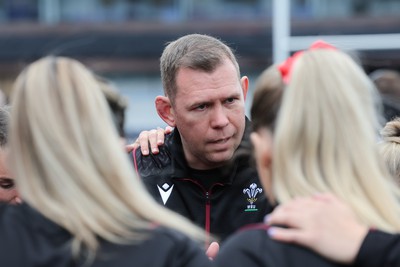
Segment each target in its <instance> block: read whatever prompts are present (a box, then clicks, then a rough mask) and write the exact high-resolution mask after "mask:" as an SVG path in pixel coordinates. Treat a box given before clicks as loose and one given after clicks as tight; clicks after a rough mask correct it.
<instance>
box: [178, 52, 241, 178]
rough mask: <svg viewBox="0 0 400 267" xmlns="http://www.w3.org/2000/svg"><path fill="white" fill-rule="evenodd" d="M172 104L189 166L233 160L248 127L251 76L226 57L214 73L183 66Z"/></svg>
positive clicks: (179, 72)
mask: <svg viewBox="0 0 400 267" xmlns="http://www.w3.org/2000/svg"><path fill="white" fill-rule="evenodd" d="M176 83H177V88H178V90H177V94H176V98H175V103H174V105H173V106H172V110H171V112H172V113H173V116H174V119H175V124H176V127H177V128H178V129H179V132H180V134H181V139H182V144H183V149H184V152H185V157H186V160H187V161H188V163H189V166H190V167H192V168H195V169H200V170H201V169H203V170H204V169H212V168H216V167H219V166H221V165H223V164H224V163H226V161H228V160H230V159H231V158H232V156H233V153H234V151H235V150H236V148H237V147H238V146H239V144H240V141H241V139H242V137H243V133H244V128H245V106H244V101H245V96H246V93H247V88H248V79H247V77H243V78H242V79H241V80H239V79H238V76H237V72H236V69H235V67H234V65H233V63H232V62H231V61H229V60H225V61H224V62H223V64H221V65H220V66H219V67H217V69H216V70H215V71H214V72H212V73H207V72H204V71H200V70H193V69H190V68H181V69H180V70H179V71H178V73H177V77H176Z"/></svg>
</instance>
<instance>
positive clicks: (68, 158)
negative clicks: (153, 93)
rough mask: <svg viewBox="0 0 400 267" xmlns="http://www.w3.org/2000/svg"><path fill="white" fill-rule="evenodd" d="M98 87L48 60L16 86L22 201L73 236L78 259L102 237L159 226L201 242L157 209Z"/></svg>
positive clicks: (66, 63) (68, 63)
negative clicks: (80, 254)
mask: <svg viewBox="0 0 400 267" xmlns="http://www.w3.org/2000/svg"><path fill="white" fill-rule="evenodd" d="M98 86H99V84H98V82H97V81H96V79H95V78H94V76H93V75H92V73H91V72H90V71H89V70H87V69H86V68H85V67H84V66H83V65H82V64H80V63H79V62H77V61H75V60H73V59H68V58H63V57H46V58H43V59H40V60H38V61H36V62H34V63H32V64H31V65H30V66H28V67H27V68H26V69H25V70H24V71H23V72H22V73H21V74H20V75H19V77H18V79H17V81H16V85H15V88H14V95H13V99H12V100H13V104H12V111H11V112H12V120H11V133H12V134H11V135H10V144H11V150H12V152H11V153H12V155H11V160H12V164H13V170H14V171H15V175H16V177H17V183H18V189H19V191H20V193H21V196H22V198H23V200H24V201H26V202H27V203H28V204H29V205H31V206H32V207H34V208H35V209H37V210H38V211H39V212H40V213H42V214H43V215H44V216H45V217H47V218H48V219H50V220H51V221H53V222H55V223H56V224H58V225H60V226H61V227H63V228H65V229H66V230H67V231H69V232H70V233H71V234H72V236H73V243H72V249H73V253H74V255H77V254H79V253H81V252H82V251H81V248H82V245H83V247H84V248H85V249H87V250H88V252H89V255H90V254H92V255H93V254H94V253H95V252H96V250H97V248H98V246H99V241H98V238H102V239H105V240H108V241H110V242H113V243H121V244H125V243H131V242H136V241H139V240H142V239H143V238H144V237H145V235H144V231H143V230H146V229H151V228H153V227H154V224H158V225H161V226H167V227H171V228H174V229H177V230H180V231H182V232H184V233H186V234H188V235H190V236H192V237H195V238H199V239H202V238H203V232H202V231H201V230H200V229H198V228H197V227H195V226H194V225H192V224H191V223H189V221H188V220H186V219H184V218H183V217H181V216H178V215H175V214H174V213H172V212H171V211H169V210H167V209H165V208H164V207H162V206H160V205H158V204H157V203H156V202H155V201H154V200H153V199H152V198H151V197H150V195H149V194H148V193H147V191H146V189H145V187H144V186H143V185H142V183H141V181H140V180H139V179H138V177H137V176H136V175H135V173H134V171H133V168H132V166H131V163H130V162H129V160H128V157H127V154H126V153H125V152H124V149H123V148H122V147H121V144H120V142H119V139H118V135H117V132H116V130H115V127H114V125H113V122H112V118H111V114H110V112H109V109H108V106H107V103H106V100H105V98H104V95H103V93H102V91H101V90H100V89H99V87H98Z"/></svg>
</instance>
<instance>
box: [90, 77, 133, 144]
mask: <svg viewBox="0 0 400 267" xmlns="http://www.w3.org/2000/svg"><path fill="white" fill-rule="evenodd" d="M96 80H97V81H98V82H99V86H100V89H101V91H102V92H103V93H104V96H105V98H106V100H107V103H108V106H109V107H110V110H111V115H112V118H113V121H114V124H115V127H116V128H117V131H118V134H119V136H121V137H125V129H124V125H125V110H126V108H127V106H128V101H127V100H126V98H125V97H123V96H122V95H121V94H120V93H119V92H118V90H117V89H116V88H115V87H114V86H113V85H112V84H111V83H110V82H109V81H108V80H106V79H105V78H103V77H100V76H96Z"/></svg>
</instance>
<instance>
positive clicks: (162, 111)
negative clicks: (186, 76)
mask: <svg viewBox="0 0 400 267" xmlns="http://www.w3.org/2000/svg"><path fill="white" fill-rule="evenodd" d="M155 106H156V109H157V113H158V116H160V118H161V119H162V120H163V121H165V123H167V124H168V125H169V126H171V127H175V115H174V110H173V108H172V105H171V101H170V100H169V98H168V97H166V96H157V97H156V100H155Z"/></svg>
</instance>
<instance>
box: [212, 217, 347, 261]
mask: <svg viewBox="0 0 400 267" xmlns="http://www.w3.org/2000/svg"><path fill="white" fill-rule="evenodd" d="M268 229H269V227H268V226H267V225H263V224H255V225H249V226H246V227H245V228H244V229H241V230H239V231H238V232H237V233H235V234H234V235H232V236H231V237H230V238H228V239H227V240H226V241H225V242H224V243H223V244H222V246H221V250H220V252H219V254H218V256H217V258H216V262H217V264H218V266H230V267H235V266H254V267H257V266H260V267H261V266H263V267H273V266H281V267H300V266H310V267H313V266H319V267H333V266H335V267H336V266H340V265H337V264H334V263H332V262H329V261H327V260H325V259H323V258H322V257H321V256H319V255H317V254H315V253H314V252H312V251H310V250H308V249H307V248H304V247H300V246H297V245H293V244H285V243H282V242H278V241H275V240H273V239H271V238H270V237H269V235H268Z"/></svg>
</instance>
